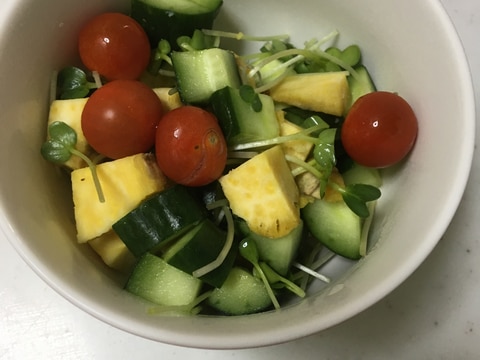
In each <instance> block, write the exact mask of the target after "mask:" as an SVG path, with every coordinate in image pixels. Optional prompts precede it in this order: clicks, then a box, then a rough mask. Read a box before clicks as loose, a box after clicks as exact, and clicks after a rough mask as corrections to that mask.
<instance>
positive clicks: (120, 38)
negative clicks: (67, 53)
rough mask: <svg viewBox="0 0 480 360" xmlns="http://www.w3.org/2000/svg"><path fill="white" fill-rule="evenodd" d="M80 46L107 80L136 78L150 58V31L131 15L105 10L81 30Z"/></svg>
mask: <svg viewBox="0 0 480 360" xmlns="http://www.w3.org/2000/svg"><path fill="white" fill-rule="evenodd" d="M78 50H79V53H80V58H81V60H82V62H83V63H84V65H85V66H86V67H87V68H88V69H89V70H91V71H97V72H98V73H99V74H100V75H102V76H104V77H105V78H106V79H107V80H115V79H126V80H134V79H137V78H138V77H140V75H141V74H142V72H143V71H144V70H145V69H146V67H147V65H148V63H149V61H150V43H149V41H148V37H147V34H146V33H145V31H144V30H143V28H142V27H141V26H140V24H139V23H138V22H136V21H135V20H134V19H132V18H131V17H129V16H127V15H124V14H121V13H104V14H101V15H98V16H96V17H94V18H93V19H91V20H90V21H89V22H88V23H87V24H86V25H85V26H84V27H83V28H82V29H81V31H80V34H79V37H78Z"/></svg>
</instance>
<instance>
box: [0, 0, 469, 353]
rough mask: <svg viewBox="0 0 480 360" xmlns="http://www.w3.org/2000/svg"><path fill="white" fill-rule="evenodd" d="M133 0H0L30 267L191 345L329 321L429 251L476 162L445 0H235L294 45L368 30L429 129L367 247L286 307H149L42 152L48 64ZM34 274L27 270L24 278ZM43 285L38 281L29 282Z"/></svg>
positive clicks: (19, 211) (16, 199) (381, 65)
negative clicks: (204, 311) (111, 266)
mask: <svg viewBox="0 0 480 360" xmlns="http://www.w3.org/2000/svg"><path fill="white" fill-rule="evenodd" d="M128 6H129V1H128V0H123V1H120V0H83V1H80V2H79V1H73V0H63V1H58V0H42V1H36V0H17V1H3V2H2V5H1V7H2V11H0V18H1V22H0V26H1V28H0V83H1V84H2V86H1V87H0V109H1V131H0V156H1V162H0V164H1V171H0V184H1V185H0V202H1V205H0V215H1V216H0V218H1V220H0V222H1V229H2V230H3V233H4V235H5V237H6V238H8V240H9V241H10V242H11V243H12V244H13V246H14V247H15V248H16V249H17V250H18V252H19V253H20V254H21V256H22V257H23V258H24V259H25V261H26V262H27V263H28V264H29V265H30V266H31V267H32V268H33V270H34V271H35V272H36V273H37V274H38V275H39V276H40V277H41V278H42V279H44V280H45V281H46V282H47V283H48V284H50V285H51V286H52V287H53V288H54V289H55V290H56V291H58V293H60V294H61V295H62V296H64V297H65V298H67V299H68V300H69V301H71V302H72V303H74V304H76V305H77V306H78V307H80V308H81V309H84V310H85V311H86V312H88V313H90V314H92V315H93V316H95V317H97V318H98V319H100V320H102V321H105V322H107V323H109V324H111V325H113V326H116V327H118V328H120V329H123V330H125V331H128V332H131V333H134V334H137V335H139V336H143V337H145V338H149V339H153V340H157V341H161V342H166V343H171V344H177V345H182V346H190V347H201V348H242V347H255V346H262V345H269V344H274V343H279V342H284V341H288V340H292V339H296V338H300V337H302V336H306V335H309V334H312V333H314V332H317V331H321V330H323V329H326V328H328V327H330V326H332V325H335V324H337V323H339V322H342V321H344V320H346V319H348V318H350V317H352V316H353V315H355V314H357V313H359V312H361V311H362V310H364V309H366V308H367V307H369V306H370V305H372V304H373V303H375V302H376V301H378V300H379V299H381V298H382V297H384V296H385V295H386V294H388V293H389V292H390V291H391V290H393V289H394V288H395V287H396V286H398V285H399V284H400V283H401V282H402V281H403V280H405V279H406V278H407V277H408V276H409V275H410V274H411V273H412V272H413V271H414V270H415V269H416V268H417V267H418V266H419V264H420V263H421V262H422V261H423V260H424V259H425V258H426V257H427V256H428V254H429V253H430V251H431V250H432V248H433V247H434V246H435V245H436V244H437V242H438V240H439V239H440V237H441V236H442V234H443V233H444V231H445V230H446V228H447V226H448V224H449V222H450V220H451V219H452V216H453V215H454V213H455V210H456V208H457V206H458V204H459V202H460V199H461V197H462V194H463V190H464V187H465V184H466V180H467V177H468V174H469V169H470V164H471V159H472V153H473V137H474V102H473V95H472V87H471V82H470V77H469V71H468V67H467V63H466V61H465V57H464V53H463V49H462V47H461V44H460V42H459V40H458V38H457V35H456V32H455V30H454V29H453V27H452V24H451V23H450V21H449V19H448V17H447V15H446V13H445V12H444V10H443V9H442V7H441V5H440V3H439V2H438V1H436V0H419V1H415V2H411V1H396V0H362V1H317V0H310V1H307V0H302V1H296V2H294V1H283V0H282V1H279V0H270V1H266V0H262V1H257V0H243V1H235V0H226V1H225V3H224V7H223V10H222V13H221V15H220V17H219V19H218V21H217V25H216V27H217V28H228V29H231V30H236V31H243V32H245V33H247V34H254V35H258V34H261V35H265V34H266V33H268V34H278V33H289V34H291V35H292V39H293V41H294V42H295V43H296V44H297V45H302V44H303V41H305V40H308V39H310V38H312V37H321V36H323V35H325V34H326V33H328V32H330V31H331V30H333V29H338V30H339V31H340V33H341V36H340V45H341V46H342V45H347V44H350V43H357V44H359V45H361V47H362V49H363V52H364V61H365V63H366V64H367V65H368V66H369V68H370V70H371V71H372V73H373V76H374V79H375V81H376V83H377V85H378V87H379V88H380V89H382V90H391V91H397V92H399V93H400V94H401V95H402V96H403V97H405V98H406V99H407V100H408V101H409V102H410V103H411V105H412V106H413V108H414V110H415V111H416V113H417V115H418V118H419V122H420V131H419V137H418V140H417V143H416V146H415V149H414V151H413V153H412V155H411V157H410V158H409V159H408V161H407V162H406V164H404V165H403V166H401V167H399V168H397V169H394V170H390V171H387V172H385V186H384V190H383V191H384V196H383V198H382V200H381V202H380V204H379V207H378V212H377V217H376V220H375V225H374V227H373V232H372V238H373V240H374V241H375V242H376V244H375V246H374V248H373V250H372V251H371V252H370V254H369V255H368V256H367V257H366V258H365V259H363V260H361V261H359V262H358V263H355V264H353V265H352V264H351V263H349V262H346V263H345V262H341V261H340V262H339V263H338V266H336V267H334V268H333V269H331V275H332V276H333V277H334V279H335V281H334V282H333V283H332V284H331V285H330V286H328V287H327V288H326V289H324V290H323V291H321V292H320V293H318V294H316V295H312V296H308V298H306V299H305V300H303V301H301V302H299V303H298V304H295V305H291V306H288V307H286V308H284V309H282V310H281V311H277V312H268V313H263V314H258V315H251V316H244V317H185V318H176V317H166V318H161V319H160V318H159V317H157V316H150V315H146V314H145V307H144V305H143V304H142V303H141V302H139V301H137V300H136V299H134V298H133V297H132V296H130V295H129V294H127V293H126V292H124V291H123V290H122V284H123V283H122V281H121V279H120V278H119V277H118V276H117V275H115V273H114V272H112V271H110V270H108V269H107V268H105V267H104V266H102V264H101V263H100V262H99V260H98V259H97V257H96V256H94V254H93V253H92V252H91V250H90V249H89V248H88V247H85V246H83V247H82V246H78V245H77V244H76V242H75V229H74V223H73V215H72V203H71V200H70V197H71V194H70V189H69V186H68V184H66V183H65V182H64V181H62V179H61V178H60V176H59V175H58V174H57V173H56V172H55V171H52V166H51V165H50V164H47V163H46V162H45V161H44V160H43V159H42V158H41V156H40V152H39V149H40V145H41V143H42V141H43V140H44V136H45V121H46V118H47V112H48V96H49V95H48V90H49V80H50V75H51V73H52V71H53V70H54V69H58V68H60V67H62V66H65V65H67V64H69V61H70V60H71V59H73V57H74V56H75V49H76V42H75V34H76V33H77V31H78V29H79V26H80V25H81V24H82V23H83V22H84V21H85V20H86V19H88V18H89V17H90V16H92V15H94V14H96V13H100V12H102V11H105V10H113V9H117V10H127V9H128ZM26 286H27V284H26ZM32 296H34V294H32Z"/></svg>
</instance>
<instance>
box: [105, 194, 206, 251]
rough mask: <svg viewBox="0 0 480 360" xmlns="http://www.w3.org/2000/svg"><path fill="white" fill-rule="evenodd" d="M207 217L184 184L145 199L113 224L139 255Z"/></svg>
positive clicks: (130, 247)
mask: <svg viewBox="0 0 480 360" xmlns="http://www.w3.org/2000/svg"><path fill="white" fill-rule="evenodd" d="M205 217H206V211H205V209H204V208H202V207H201V206H200V204H199V202H198V201H197V200H196V199H195V198H194V197H193V196H192V195H191V194H190V192H189V191H188V190H187V189H186V188H185V187H183V186H180V185H175V186H172V187H170V188H168V189H166V190H164V191H162V192H160V193H157V194H155V195H153V196H151V197H149V198H147V199H146V200H144V201H143V202H142V203H141V204H140V205H139V206H138V207H137V208H135V209H134V210H132V211H131V212H129V213H128V214H127V215H125V216H124V217H123V218H121V219H120V220H118V221H117V222H116V223H115V224H113V226H112V228H113V230H114V231H115V232H116V233H117V235H118V236H119V237H120V239H122V241H123V242H124V243H125V245H126V246H127V248H128V249H129V250H130V251H131V252H132V253H133V255H135V256H136V257H139V256H141V255H143V254H144V253H145V252H147V251H149V252H156V250H157V248H158V247H159V246H161V245H163V244H165V243H167V242H168V241H170V240H171V239H174V238H176V237H178V236H181V235H182V234H184V233H185V232H186V231H188V230H190V229H191V228H192V227H193V226H195V225H197V224H198V223H199V222H200V221H202V220H203V219H204V218H205Z"/></svg>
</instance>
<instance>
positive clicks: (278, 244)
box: [249, 221, 304, 276]
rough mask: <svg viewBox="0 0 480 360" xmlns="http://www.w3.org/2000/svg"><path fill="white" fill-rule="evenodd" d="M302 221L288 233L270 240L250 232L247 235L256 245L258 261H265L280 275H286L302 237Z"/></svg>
mask: <svg viewBox="0 0 480 360" xmlns="http://www.w3.org/2000/svg"><path fill="white" fill-rule="evenodd" d="M303 235H304V234H303V221H301V222H300V224H299V225H298V226H297V227H296V228H295V229H293V230H292V231H291V232H290V233H288V234H287V235H285V236H282V237H280V238H276V239H272V238H268V237H265V236H260V235H258V234H255V233H254V232H251V233H250V234H249V237H250V239H252V240H253V241H254V242H255V244H256V245H257V249H258V254H259V257H260V260H262V261H265V262H266V263H267V264H268V265H270V267H272V269H274V270H275V271H276V272H278V273H279V274H280V275H283V276H285V275H287V273H288V271H289V269H290V267H291V265H292V262H293V260H294V259H295V257H296V255H297V253H298V247H299V246H300V243H301V241H302V237H303Z"/></svg>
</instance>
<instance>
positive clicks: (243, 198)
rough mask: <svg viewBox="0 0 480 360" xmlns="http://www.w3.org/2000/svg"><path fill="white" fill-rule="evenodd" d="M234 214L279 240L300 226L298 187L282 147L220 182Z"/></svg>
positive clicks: (275, 147)
mask: <svg viewBox="0 0 480 360" xmlns="http://www.w3.org/2000/svg"><path fill="white" fill-rule="evenodd" d="M219 181H220V184H221V185H222V189H223V192H224V194H225V197H226V198H227V199H228V201H229V202H230V207H231V209H232V212H233V213H234V214H236V215H237V216H239V217H241V218H243V219H244V220H245V221H246V222H247V224H248V226H249V228H250V229H251V230H252V231H253V232H256V233H258V234H260V235H262V236H266V237H270V238H278V237H282V236H285V235H287V234H288V233H290V231H292V230H293V229H295V228H296V227H297V226H298V225H299V224H300V211H299V208H298V201H299V199H298V197H299V194H298V188H297V186H296V184H295V180H294V178H293V176H292V174H291V172H290V168H289V166H288V164H287V162H286V160H285V155H284V153H283V150H282V148H281V146H279V145H277V146H274V147H272V148H270V149H268V150H266V151H264V152H262V153H260V154H258V155H256V156H254V157H253V158H251V159H250V160H248V161H246V162H245V163H243V164H242V165H240V166H239V167H237V168H235V169H233V170H231V171H230V172H229V173H228V174H227V175H224V176H222V177H221V178H220V179H219Z"/></svg>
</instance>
